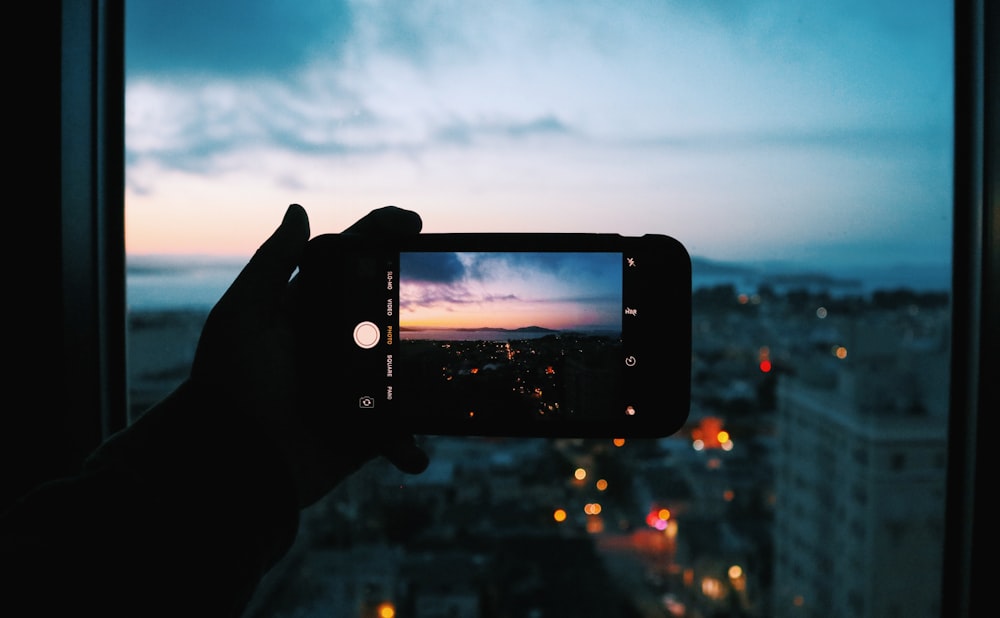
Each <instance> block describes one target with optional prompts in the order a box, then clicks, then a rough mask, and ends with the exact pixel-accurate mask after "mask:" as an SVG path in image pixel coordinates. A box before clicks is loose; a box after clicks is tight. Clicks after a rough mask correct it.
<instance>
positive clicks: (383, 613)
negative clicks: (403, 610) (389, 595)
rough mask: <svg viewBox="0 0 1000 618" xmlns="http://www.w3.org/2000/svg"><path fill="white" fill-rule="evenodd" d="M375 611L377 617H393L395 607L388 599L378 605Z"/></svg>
mask: <svg viewBox="0 0 1000 618" xmlns="http://www.w3.org/2000/svg"><path fill="white" fill-rule="evenodd" d="M377 611H378V617H379V618H394V617H395V616H396V607H395V606H394V605H393V604H392V603H389V602H388V601H386V602H385V603H382V604H381V605H379V606H378V610H377Z"/></svg>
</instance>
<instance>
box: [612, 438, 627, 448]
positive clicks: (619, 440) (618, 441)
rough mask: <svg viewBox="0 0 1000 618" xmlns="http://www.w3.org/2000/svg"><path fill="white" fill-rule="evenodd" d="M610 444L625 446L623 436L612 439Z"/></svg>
mask: <svg viewBox="0 0 1000 618" xmlns="http://www.w3.org/2000/svg"><path fill="white" fill-rule="evenodd" d="M612 444H614V445H615V446H625V438H615V439H614V440H613V441H612Z"/></svg>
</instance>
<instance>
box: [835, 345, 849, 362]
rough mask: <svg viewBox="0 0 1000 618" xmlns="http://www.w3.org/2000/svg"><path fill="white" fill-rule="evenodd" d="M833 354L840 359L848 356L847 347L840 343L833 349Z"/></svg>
mask: <svg viewBox="0 0 1000 618" xmlns="http://www.w3.org/2000/svg"><path fill="white" fill-rule="evenodd" d="M833 355H834V356H836V357H837V358H840V359H844V358H847V348H845V347H844V346H842V345H839V346H837V347H835V348H834V349H833Z"/></svg>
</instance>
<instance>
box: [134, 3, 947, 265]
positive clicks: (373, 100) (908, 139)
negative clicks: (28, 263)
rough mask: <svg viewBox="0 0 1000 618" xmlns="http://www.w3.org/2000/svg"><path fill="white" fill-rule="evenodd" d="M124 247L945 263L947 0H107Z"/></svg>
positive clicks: (202, 251)
mask: <svg viewBox="0 0 1000 618" xmlns="http://www.w3.org/2000/svg"><path fill="white" fill-rule="evenodd" d="M126 15H127V30H126V64H127V85H126V154H127V168H126V183H127V187H126V226H127V236H126V245H127V249H128V251H129V253H130V254H131V255H138V254H146V253H174V254H224V255H235V256H249V255H250V254H251V253H252V252H253V250H254V249H255V248H256V247H257V245H259V243H260V242H261V240H263V238H264V237H266V236H267V235H268V234H269V233H270V232H271V231H272V230H273V228H274V227H275V225H276V224H277V223H278V221H280V218H281V215H282V213H283V211H284V208H285V206H287V204H288V203H291V202H298V203H301V204H302V205H303V206H305V207H306V209H307V211H308V212H309V214H310V218H311V221H312V226H313V232H314V233H316V234H318V233H323V232H330V231H339V230H341V229H343V228H345V227H347V225H349V224H350V223H351V222H353V221H354V220H356V219H357V218H358V217H360V216H362V215H364V214H365V213H366V212H368V211H369V210H371V209H373V208H377V207H379V206H383V205H387V204H394V205H397V206H401V207H404V208H410V209H413V210H416V211H417V212H419V213H420V214H421V216H422V217H423V219H424V229H425V230H426V231H433V232H449V231H462V232H468V231H572V232H581V231H582V232H619V233H623V234H629V235H638V234H643V233H647V232H650V233H662V234H668V235H671V236H674V237H675V238H677V239H678V240H680V241H681V242H682V243H684V244H685V246H686V247H687V248H688V250H689V251H690V252H691V253H692V255H695V256H701V257H706V258H711V259H719V260H736V261H742V262H748V261H752V262H759V261H772V260H774V261H793V262H796V263H801V264H806V265H846V267H848V268H855V269H859V270H863V269H865V268H867V267H869V266H870V265H872V264H876V263H877V264H885V263H894V262H936V263H941V262H947V260H948V259H949V257H950V243H951V186H952V179H951V139H952V79H953V70H952V57H953V56H952V22H953V20H952V5H951V3H949V2H930V1H926V0H918V1H914V2H905V3H904V2H897V1H892V2H890V1H885V0H877V1H872V2H861V1H844V0H836V1H832V2H778V1H775V0H762V1H759V2H750V1H747V2H680V1H636V2H595V1H587V0H583V1H578V2H569V1H560V0H556V1H553V2H527V1H514V2H504V3H490V2H477V1H467V2H389V1H384V2H350V1H346V2H324V1H302V2H296V3H285V2H278V1H276V0H275V1H265V2H262V1H256V2H229V1H221V2H212V3H202V2H194V1H190V0H184V1H180V2H166V1H151V0H150V1H143V2H140V1H137V0H130V1H129V2H128V3H127V6H126Z"/></svg>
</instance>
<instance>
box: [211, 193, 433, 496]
mask: <svg viewBox="0 0 1000 618" xmlns="http://www.w3.org/2000/svg"><path fill="white" fill-rule="evenodd" d="M420 228H421V221H420V217H419V216H418V215H417V214H416V213H414V212H411V211H407V210H403V209H400V208H396V207H392V206H389V207H385V208H380V209H377V210H374V211H372V212H371V213H369V214H368V215H367V216H365V217H364V218H362V219H361V220H359V221H358V222H357V223H355V224H354V225H352V226H351V227H349V228H348V229H347V230H345V232H344V233H347V234H365V235H373V236H379V235H407V234H417V233H419V232H420ZM308 240H309V220H308V216H307V215H306V212H305V210H304V209H303V208H302V207H301V206H299V205H297V204H293V205H292V206H290V207H289V208H288V210H287V212H286V213H285V217H284V219H283V220H282V222H281V225H280V226H279V227H278V229H277V230H276V231H275V232H274V234H272V236H271V237H270V238H268V239H267V241H265V242H264V244H263V245H261V247H260V248H259V249H258V250H257V252H256V253H255V254H254V256H253V257H252V258H251V259H250V261H249V263H248V264H247V265H246V266H245V267H244V268H243V270H242V272H241V273H240V274H239V276H238V277H237V278H236V280H235V281H234V282H233V284H232V285H231V286H230V288H229V289H228V290H227V291H226V293H225V294H224V295H223V296H222V298H221V299H220V300H219V302H218V303H217V304H216V305H215V307H214V308H213V309H212V311H211V313H210V314H209V316H208V320H207V321H206V324H205V328H204V330H203V331H202V335H201V339H200V341H199V343H198V349H197V352H196V354H195V360H194V366H193V368H192V372H191V381H192V382H193V383H194V384H195V386H196V387H198V388H199V389H201V390H203V391H204V392H206V393H208V394H209V396H211V397H213V398H215V400H216V401H218V402H219V405H225V406H233V407H235V408H236V409H237V410H240V411H242V412H241V413H245V414H246V415H247V420H248V422H256V423H259V424H260V426H261V427H262V428H263V430H264V431H265V432H266V433H267V434H268V435H270V436H272V437H273V439H274V440H275V442H276V443H277V446H278V448H279V450H280V451H281V453H282V455H283V457H284V459H285V461H286V462H287V464H288V469H289V471H290V473H291V475H292V478H293V480H294V482H295V486H296V494H297V495H298V500H299V505H300V507H305V506H308V505H310V504H312V503H314V502H315V501H316V500H318V499H319V498H321V497H322V496H323V495H325V494H326V493H327V492H328V491H329V490H330V489H332V488H333V487H334V486H335V485H336V484H337V483H338V482H340V481H341V480H342V479H344V478H345V477H346V476H348V475H349V474H351V473H352V472H354V471H356V470H357V469H358V468H360V467H361V466H362V465H364V464H365V463H366V462H368V461H369V460H371V459H373V458H375V457H377V456H379V455H382V456H384V457H386V458H387V459H388V460H389V461H391V462H392V463H393V464H394V465H395V466H396V467H397V468H398V469H400V470H402V471H404V472H407V473H412V474H416V473H420V472H422V471H423V470H424V469H425V468H426V467H427V463H428V460H427V455H426V454H425V453H424V452H423V450H421V449H420V448H419V447H418V446H417V445H416V443H415V441H414V439H413V436H412V435H409V434H404V433H395V432H393V431H392V429H391V428H385V427H381V428H378V430H377V431H378V433H377V434H376V433H375V428H373V427H363V428H361V429H362V431H361V433H360V434H359V433H358V432H356V431H355V430H354V429H352V426H351V425H349V424H348V420H347V418H346V416H344V417H340V418H334V419H332V421H331V419H330V414H331V412H330V411H329V410H326V411H323V414H320V413H318V411H317V410H310V409H308V408H309V405H308V403H307V402H308V401H309V397H307V396H306V393H305V385H304V384H303V380H302V373H303V372H302V370H301V367H300V365H299V359H298V358H297V355H296V353H295V349H296V346H295V332H294V330H293V323H294V322H293V319H294V316H293V314H292V311H291V307H290V306H289V305H290V293H289V290H290V283H289V282H290V278H291V276H292V273H293V272H294V271H295V268H296V267H297V266H298V264H299V263H300V260H301V257H302V254H303V250H304V249H305V246H306V243H307V242H308ZM338 412H343V414H345V415H346V414H347V413H348V411H347V410H344V411H336V410H334V411H333V414H337V413H338Z"/></svg>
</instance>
